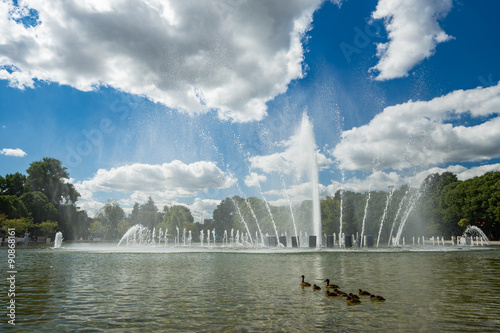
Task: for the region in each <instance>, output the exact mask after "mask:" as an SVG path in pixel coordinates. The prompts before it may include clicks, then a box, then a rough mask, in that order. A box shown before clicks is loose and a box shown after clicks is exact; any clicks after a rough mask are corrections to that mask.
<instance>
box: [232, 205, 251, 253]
mask: <svg viewBox="0 0 500 333" xmlns="http://www.w3.org/2000/svg"><path fill="white" fill-rule="evenodd" d="M231 200H232V201H233V204H234V207H236V210H237V212H238V216H239V217H240V219H241V222H243V225H244V226H245V229H246V230H247V233H248V235H249V236H250V244H252V245H253V240H252V236H251V235H250V229H248V224H247V222H246V221H245V218H244V217H243V215H242V214H241V211H240V207H239V206H238V205H237V204H236V201H234V198H233V197H231Z"/></svg>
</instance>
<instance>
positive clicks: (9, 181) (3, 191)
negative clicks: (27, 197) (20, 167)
mask: <svg viewBox="0 0 500 333" xmlns="http://www.w3.org/2000/svg"><path fill="white" fill-rule="evenodd" d="M25 187H26V176H25V175H23V174H21V173H19V172H16V173H14V174H8V175H6V176H5V178H4V177H2V176H0V195H15V196H17V197H18V196H21V195H22V194H23V193H24V192H25V190H26V188H25Z"/></svg>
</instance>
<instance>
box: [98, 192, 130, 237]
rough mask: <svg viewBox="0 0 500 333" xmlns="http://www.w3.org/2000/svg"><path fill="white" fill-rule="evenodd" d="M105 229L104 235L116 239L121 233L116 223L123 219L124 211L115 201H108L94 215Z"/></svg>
mask: <svg viewBox="0 0 500 333" xmlns="http://www.w3.org/2000/svg"><path fill="white" fill-rule="evenodd" d="M96 219H97V220H99V221H100V222H101V223H102V225H103V226H104V227H105V229H106V236H107V237H108V238H110V239H116V238H118V237H119V236H120V235H121V234H120V233H119V230H118V223H119V222H120V221H123V220H124V219H125V212H124V211H123V209H122V208H121V207H120V205H119V204H118V202H116V201H108V202H107V203H106V204H105V205H104V206H103V207H102V208H101V209H100V210H99V213H98V214H97V216H96ZM101 237H102V236H101Z"/></svg>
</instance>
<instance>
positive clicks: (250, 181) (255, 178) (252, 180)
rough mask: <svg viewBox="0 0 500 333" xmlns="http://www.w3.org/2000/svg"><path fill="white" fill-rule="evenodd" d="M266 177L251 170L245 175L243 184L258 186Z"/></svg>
mask: <svg viewBox="0 0 500 333" xmlns="http://www.w3.org/2000/svg"><path fill="white" fill-rule="evenodd" d="M266 180H267V177H266V176H264V175H259V174H258V173H256V172H251V173H250V174H249V175H247V176H246V177H245V185H246V186H248V187H258V186H259V185H260V184H262V183H264V182H265V181H266Z"/></svg>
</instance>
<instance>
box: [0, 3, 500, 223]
mask: <svg viewBox="0 0 500 333" xmlns="http://www.w3.org/2000/svg"><path fill="white" fill-rule="evenodd" d="M499 10H500V3H499V2H497V1H473V0H406V1H399V0H378V1H376V0H372V1H368V0H366V1H365V0H344V1H340V0H337V1H321V0H307V1H306V0H286V1H285V0H283V1H279V0H277V1H247V0H220V1H199V0H198V1H195V0H192V1H160V0H144V1H138V0H113V1H110V0H109V1H108V0H87V1H72V0H64V1H62V0H60V1H57V0H54V1H43V0H25V1H21V0H18V1H12V0H2V1H1V2H0V174H1V175H5V174H9V173H15V172H18V171H19V172H23V173H24V172H25V170H26V169H27V168H28V167H29V164H30V163H31V162H33V161H38V160H41V159H42V158H43V157H53V158H57V159H59V160H61V162H62V163H63V165H64V166H65V167H67V168H68V172H69V174H70V177H71V179H70V180H69V181H70V182H72V183H73V184H75V186H76V188H77V189H78V191H79V192H80V194H81V198H80V200H79V202H78V205H79V206H80V207H81V208H83V209H87V210H88V211H89V213H90V214H91V215H93V213H94V212H95V211H96V210H98V209H99V208H100V207H101V206H102V204H103V203H105V202H106V201H107V200H109V199H113V200H117V201H118V202H119V203H120V205H121V206H122V207H123V208H125V209H126V210H127V209H130V208H131V207H132V206H133V204H134V202H139V203H144V202H145V201H146V200H147V198H148V197H149V196H152V197H153V199H154V200H155V202H156V203H157V205H158V206H159V207H160V208H161V207H162V206H163V205H165V204H185V205H188V206H189V207H190V208H191V209H192V211H193V213H194V214H195V215H197V216H202V215H203V216H204V217H209V216H210V215H211V213H212V211H213V209H214V208H215V207H216V206H217V204H218V203H219V202H220V200H222V199H225V198H226V197H228V196H231V195H240V196H243V197H248V196H257V197H260V198H265V199H267V200H268V201H270V202H272V203H274V204H283V205H285V204H288V203H289V202H292V203H295V202H300V201H301V200H304V199H306V198H310V196H311V187H310V184H309V177H308V171H307V170H309V169H310V168H311V167H313V166H314V165H313V164H314V163H312V157H313V156H314V155H315V156H316V159H317V161H318V167H319V181H320V185H319V186H320V193H321V195H322V196H325V195H333V194H334V193H335V192H336V191H337V190H338V189H339V188H341V187H342V188H345V189H348V190H354V191H359V192H364V191H368V190H387V189H388V186H392V185H396V186H400V185H402V184H409V185H411V186H418V185H419V184H420V182H421V181H422V180H423V179H424V178H425V177H426V176H427V175H428V174H429V173H435V172H443V171H451V172H454V173H455V174H457V175H458V177H459V179H468V178H471V177H474V176H477V175H481V174H483V173H484V172H486V171H490V170H498V169H500V117H499V110H500V83H499V80H500V65H499V62H498V59H500V38H499V37H498V31H500V21H499V20H498V19H497V17H496V16H497V13H498V12H499ZM312 133H313V134H314V137H315V144H316V146H315V148H314V150H311V149H310V147H312V145H313V142H312V140H311V137H312ZM309 151H313V152H314V151H315V152H316V154H314V153H312V154H311V153H309Z"/></svg>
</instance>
